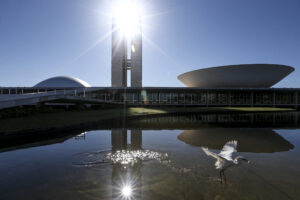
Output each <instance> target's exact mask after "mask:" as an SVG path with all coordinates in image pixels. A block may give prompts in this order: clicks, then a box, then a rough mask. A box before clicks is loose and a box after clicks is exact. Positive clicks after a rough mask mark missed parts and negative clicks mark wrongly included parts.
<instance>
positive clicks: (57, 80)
mask: <svg viewBox="0 0 300 200" xmlns="http://www.w3.org/2000/svg"><path fill="white" fill-rule="evenodd" d="M34 87H41V88H44V87H47V88H60V87H72V88H77V87H91V86H90V84H88V83H87V82H85V81H83V80H80V79H78V78H74V77H69V76H56V77H52V78H48V79H46V80H44V81H41V82H39V83H38V84H36V85H35V86H34Z"/></svg>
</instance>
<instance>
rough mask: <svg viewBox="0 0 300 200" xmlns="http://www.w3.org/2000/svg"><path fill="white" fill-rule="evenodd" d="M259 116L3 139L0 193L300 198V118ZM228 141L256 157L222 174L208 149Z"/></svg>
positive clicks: (145, 122) (138, 123)
mask: <svg viewBox="0 0 300 200" xmlns="http://www.w3.org/2000/svg"><path fill="white" fill-rule="evenodd" d="M261 115H262V116H260V117H258V118H260V119H266V120H270V121H269V122H268V123H265V126H263V124H262V123H261V120H257V121H255V119H256V117H254V121H252V122H251V121H247V120H251V119H252V120H253V116H252V118H251V116H250V117H249V116H242V117H241V116H239V117H238V116H227V117H224V116H223V117H220V116H206V118H205V116H202V117H203V119H202V118H201V119H200V117H199V116H191V115H188V116H185V117H183V116H181V117H178V116H169V117H168V120H167V118H165V117H157V118H153V119H135V120H132V121H127V122H126V123H125V124H126V126H123V127H122V126H120V127H118V126H114V127H109V126H108V125H107V124H106V125H105V126H104V127H102V126H99V127H96V128H95V129H93V128H89V129H86V130H78V131H72V132H70V133H68V134H63V135H60V136H48V137H44V138H35V139H28V140H22V141H17V140H13V141H11V140H7V141H1V143H0V144H1V146H0V152H1V153H0V199H5V200H6V199H7V200H10V199H72V200H73V199H80V200H83V199H214V200H221V199H272V200H274V199H280V200H282V199H300V189H299V188H300V156H299V155H300V128H298V126H297V121H295V119H294V118H290V117H287V118H285V117H286V116H284V115H283V116H281V117H279V116H277V118H278V120H280V119H281V120H283V121H281V122H280V123H273V121H272V120H274V117H269V116H268V115H265V114H261ZM275 118H276V117H275ZM277 118H276V119H277ZM204 119H206V121H205V120H204ZM207 119H210V120H208V121H207ZM214 119H218V120H214ZM220 119H224V120H223V121H221V120H220ZM271 119H272V120H271ZM239 120H241V121H240V123H238V122H239ZM297 120H298V119H297ZM227 122H228V123H227ZM234 122H235V123H234ZM258 122H259V123H258ZM279 124H280V125H279ZM106 126H108V127H106ZM228 141H236V145H237V147H236V150H237V152H232V153H233V154H236V155H238V156H242V157H243V158H245V159H247V160H249V161H250V163H248V162H240V163H239V164H233V165H232V166H231V167H229V168H227V169H226V172H225V175H226V181H224V180H223V179H222V177H220V170H219V169H216V166H215V162H216V158H214V157H212V156H208V155H206V153H205V152H204V151H203V148H205V147H207V148H208V149H209V151H210V152H212V153H214V154H218V153H219V152H220V151H222V148H223V146H224V145H225V144H226V143H227V142H228ZM223 150H224V149H223ZM230 151H231V150H230ZM232 157H233V158H234V155H232Z"/></svg>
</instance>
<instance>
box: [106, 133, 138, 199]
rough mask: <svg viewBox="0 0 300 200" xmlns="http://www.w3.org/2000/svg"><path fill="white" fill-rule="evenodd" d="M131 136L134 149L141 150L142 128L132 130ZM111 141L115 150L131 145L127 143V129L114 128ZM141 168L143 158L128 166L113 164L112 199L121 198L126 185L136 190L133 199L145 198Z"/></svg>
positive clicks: (125, 148) (127, 147)
mask: <svg viewBox="0 0 300 200" xmlns="http://www.w3.org/2000/svg"><path fill="white" fill-rule="evenodd" d="M130 137H131V147H132V150H140V149H141V148H142V130H131V135H130ZM111 142H112V151H113V152H115V151H117V150H130V148H129V147H130V146H129V145H128V144H127V130H126V129H114V130H112V132H111ZM124 153H126V152H124ZM141 168H142V161H141V160H138V161H137V162H136V163H134V164H130V165H126V166H124V165H122V164H121V163H114V164H113V165H112V176H111V181H112V199H120V195H121V196H122V194H121V190H122V187H124V186H125V185H126V186H130V187H131V189H132V190H133V191H134V194H133V195H134V198H132V199H143V198H142V188H143V181H142V172H141ZM121 199H123V198H121ZM124 199H125V198H124ZM126 199H127V198H126ZM129 199H131V198H129Z"/></svg>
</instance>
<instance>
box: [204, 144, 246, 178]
mask: <svg viewBox="0 0 300 200" xmlns="http://www.w3.org/2000/svg"><path fill="white" fill-rule="evenodd" d="M236 147H237V141H236V140H234V141H229V142H227V143H226V144H225V145H224V146H223V149H222V150H221V152H220V153H219V154H216V153H213V152H211V151H210V150H209V149H208V148H207V147H201V148H202V150H203V151H204V153H205V154H206V155H208V156H212V157H214V158H216V159H217V161H216V162H215V166H216V169H220V177H221V180H222V175H223V176H224V180H225V181H226V177H225V173H224V171H225V170H226V169H227V168H228V167H231V166H233V165H238V164H239V163H240V160H243V161H246V162H248V163H250V161H249V160H247V159H246V158H244V157H243V156H236V157H234V159H233V154H234V153H235V152H237V151H236Z"/></svg>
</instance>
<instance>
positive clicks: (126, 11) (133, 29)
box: [113, 0, 142, 39]
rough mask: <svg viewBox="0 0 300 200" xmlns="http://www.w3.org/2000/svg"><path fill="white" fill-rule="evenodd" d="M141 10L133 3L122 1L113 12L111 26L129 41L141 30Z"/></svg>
mask: <svg viewBox="0 0 300 200" xmlns="http://www.w3.org/2000/svg"><path fill="white" fill-rule="evenodd" d="M141 17H142V9H141V7H140V6H139V5H138V4H137V3H136V2H135V1H126V0H125V1H122V2H119V4H118V5H117V6H116V8H115V11H114V12H113V24H114V25H116V28H117V29H119V30H120V31H121V33H122V34H123V35H125V36H126V37H127V38H129V39H131V38H132V37H134V35H135V34H137V33H139V32H140V31H141V30H140V29H141Z"/></svg>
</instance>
